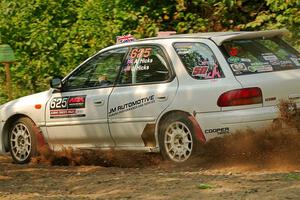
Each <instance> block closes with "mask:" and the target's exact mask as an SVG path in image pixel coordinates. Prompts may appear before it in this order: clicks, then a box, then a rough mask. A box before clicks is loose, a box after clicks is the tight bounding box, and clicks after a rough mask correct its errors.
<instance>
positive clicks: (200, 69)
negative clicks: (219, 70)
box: [192, 66, 208, 77]
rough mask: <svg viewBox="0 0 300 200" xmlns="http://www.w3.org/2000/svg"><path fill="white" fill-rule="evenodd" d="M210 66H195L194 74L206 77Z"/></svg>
mask: <svg viewBox="0 0 300 200" xmlns="http://www.w3.org/2000/svg"><path fill="white" fill-rule="evenodd" d="M207 71H208V66H195V67H194V68H193V72H192V76H199V77H206V74H207Z"/></svg>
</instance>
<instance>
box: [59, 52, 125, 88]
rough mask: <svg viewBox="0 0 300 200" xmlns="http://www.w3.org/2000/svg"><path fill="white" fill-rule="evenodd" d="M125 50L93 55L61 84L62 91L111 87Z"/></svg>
mask: <svg viewBox="0 0 300 200" xmlns="http://www.w3.org/2000/svg"><path fill="white" fill-rule="evenodd" d="M127 50H128V48H127V47H125V48H119V49H113V50H110V51H106V52H103V53H101V54H97V55H95V56H94V57H93V58H91V59H90V60H88V61H87V62H86V63H84V64H83V65H82V66H81V67H79V68H78V69H77V70H76V71H74V72H73V73H72V74H71V75H70V76H69V77H68V78H67V80H66V81H65V82H64V84H63V85H64V86H63V88H64V90H65V91H69V90H80V89H88V88H98V87H109V86H112V85H113V84H114V83H115V81H116V78H117V76H118V73H119V70H120V67H121V64H122V61H123V58H124V56H125V55H126V53H127Z"/></svg>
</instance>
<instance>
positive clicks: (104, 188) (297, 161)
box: [0, 121, 300, 200]
mask: <svg viewBox="0 0 300 200" xmlns="http://www.w3.org/2000/svg"><path fill="white" fill-rule="evenodd" d="M295 122H297V123H295V124H296V125H297V127H298V125H299V123H298V122H299V121H295ZM41 152H42V154H41V156H40V157H37V158H34V159H33V160H32V162H31V163H30V164H28V165H16V164H13V163H12V161H11V158H10V157H9V156H8V155H0V199H1V200H2V199H7V200H8V199H9V200H18V199H28V200H35V199H36V200H40V199H47V200H48V199H49V200H55V199H57V200H60V199H76V200H77V199H87V200H89V199H124V200H125V199H152V200H159V199H161V200H163V199H172V200H173V199H220V200H221V199H222V200H223V199H230V200H232V199H255V200H256V199H272V200H274V199H300V132H299V127H298V130H297V131H292V129H290V130H288V131H287V130H286V129H282V130H280V129H279V128H278V127H275V129H274V127H273V128H270V129H268V130H261V131H251V130H249V131H248V132H246V133H237V134H235V135H228V136H225V137H223V138H216V139H213V140H210V141H209V142H207V143H206V144H205V145H203V146H202V147H201V148H200V149H199V153H198V154H197V155H196V156H195V157H193V158H192V159H191V160H189V161H187V162H185V163H183V164H174V163H171V162H166V161H162V160H161V157H160V155H159V154H145V153H137V152H100V151H98V152H96V151H80V152H74V151H73V150H72V149H65V150H64V151H62V152H56V153H53V152H48V151H41Z"/></svg>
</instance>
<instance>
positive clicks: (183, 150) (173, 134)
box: [158, 113, 198, 162]
mask: <svg viewBox="0 0 300 200" xmlns="http://www.w3.org/2000/svg"><path fill="white" fill-rule="evenodd" d="M158 140H159V147H160V152H161V154H162V157H163V158H164V159H165V160H172V161H175V162H184V161H186V160H188V159H189V158H190V157H191V156H192V155H193V154H194V152H195V150H196V147H197V145H198V141H197V140H196V138H195V133H194V128H193V123H192V122H191V120H189V119H188V116H187V115H183V114H175V113H174V114H172V115H170V116H168V117H167V118H166V119H164V120H163V121H162V123H161V126H160V127H159V134H158Z"/></svg>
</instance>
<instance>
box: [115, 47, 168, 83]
mask: <svg viewBox="0 0 300 200" xmlns="http://www.w3.org/2000/svg"><path fill="white" fill-rule="evenodd" d="M170 78H171V71H170V68H169V67H168V64H167V61H166V58H165V56H164V53H163V51H162V50H161V49H160V48H159V47H158V46H134V47H132V48H131V49H130V51H129V53H128V55H127V57H126V59H125V62H124V63H123V65H122V69H121V74H120V80H119V84H121V85H124V84H125V85H127V84H133V85H135V84H140V83H155V82H163V81H167V80H169V79H170Z"/></svg>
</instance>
